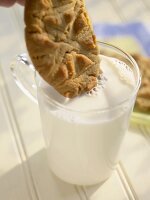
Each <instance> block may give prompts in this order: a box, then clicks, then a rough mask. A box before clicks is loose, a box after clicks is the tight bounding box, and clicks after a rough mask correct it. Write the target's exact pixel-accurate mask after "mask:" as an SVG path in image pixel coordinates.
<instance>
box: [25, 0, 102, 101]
mask: <svg viewBox="0 0 150 200" xmlns="http://www.w3.org/2000/svg"><path fill="white" fill-rule="evenodd" d="M25 24H26V27H25V40H26V46H27V49H28V53H29V56H30V58H31V60H32V62H33V64H34V66H35V68H36V70H37V71H38V72H39V74H40V75H41V76H42V78H43V79H44V80H45V81H47V82H48V83H49V84H50V85H52V86H53V87H54V88H55V89H56V90H57V91H58V92H59V93H60V94H62V95H63V96H65V97H69V98H73V97H75V96H78V95H80V94H82V93H84V92H86V91H89V90H91V89H92V88H93V87H95V86H96V84H97V77H98V76H99V74H100V73H101V70H100V67H99V65H100V59H99V48H98V46H97V43H96V37H95V35H94V32H93V29H92V26H91V24H90V20H89V17H88V15H87V12H86V9H85V5H84V2H83V0H26V3H25Z"/></svg>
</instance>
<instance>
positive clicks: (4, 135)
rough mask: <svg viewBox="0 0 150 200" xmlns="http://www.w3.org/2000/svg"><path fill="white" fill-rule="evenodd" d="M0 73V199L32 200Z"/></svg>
mask: <svg viewBox="0 0 150 200" xmlns="http://www.w3.org/2000/svg"><path fill="white" fill-rule="evenodd" d="M0 67H1V66H0ZM3 87H4V83H3V82H2V77H1V74H0V199H2V200H20V199H22V200H27V199H28V200H32V196H31V194H30V190H29V187H28V182H27V179H26V177H25V174H24V168H23V166H22V165H23V163H22V160H21V158H20V154H19V152H18V148H17V145H16V142H15V138H14V137H13V131H14V129H13V127H12V124H11V123H10V119H9V116H8V112H7V109H6V104H5V103H6V102H5V99H4V96H3Z"/></svg>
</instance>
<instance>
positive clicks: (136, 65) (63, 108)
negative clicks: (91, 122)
mask: <svg viewBox="0 0 150 200" xmlns="http://www.w3.org/2000/svg"><path fill="white" fill-rule="evenodd" d="M97 43H98V44H100V45H104V46H106V47H109V48H110V47H111V48H112V49H114V50H117V51H119V52H120V53H122V54H123V55H124V56H126V58H127V59H128V60H129V61H130V63H131V64H132V66H134V68H135V69H136V73H137V83H136V85H135V88H134V89H133V91H132V93H131V95H130V96H129V97H127V98H126V99H125V100H123V101H121V102H119V103H117V104H116V105H111V106H108V107H105V108H94V109H89V110H80V109H72V108H70V107H67V106H65V105H62V104H61V103H59V102H58V101H56V100H54V99H52V98H51V97H49V96H48V95H46V99H47V100H48V103H52V104H53V105H55V106H56V107H57V108H60V109H62V110H65V111H70V112H80V113H83V114H84V113H89V112H92V113H93V112H102V113H103V112H106V111H113V110H115V109H117V108H119V107H121V106H122V105H123V104H125V103H126V102H128V101H129V100H132V99H133V98H134V97H135V96H136V94H137V91H138V89H139V87H140V84H141V74H140V70H139V67H138V64H137V63H136V61H135V60H134V59H133V57H132V56H131V55H130V54H128V53H127V52H125V51H124V50H122V49H120V48H119V47H116V46H115V45H112V44H109V43H107V42H101V41H97ZM35 77H36V73H35ZM51 87H52V86H51ZM64 98H65V97H64ZM66 99H69V98H66Z"/></svg>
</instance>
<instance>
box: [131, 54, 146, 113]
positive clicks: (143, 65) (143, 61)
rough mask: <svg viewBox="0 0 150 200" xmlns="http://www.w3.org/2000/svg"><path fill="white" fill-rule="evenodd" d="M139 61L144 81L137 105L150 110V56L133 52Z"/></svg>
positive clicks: (142, 109) (139, 108)
mask: <svg viewBox="0 0 150 200" xmlns="http://www.w3.org/2000/svg"><path fill="white" fill-rule="evenodd" d="M132 57H133V58H134V59H135V61H136V62H137V64H138V66H139V69H140V72H141V75H142V82H141V87H140V89H139V91H138V94H137V98H136V107H137V109H138V110H140V111H148V112H150V58H148V57H146V56H142V55H140V54H137V53H136V54H132Z"/></svg>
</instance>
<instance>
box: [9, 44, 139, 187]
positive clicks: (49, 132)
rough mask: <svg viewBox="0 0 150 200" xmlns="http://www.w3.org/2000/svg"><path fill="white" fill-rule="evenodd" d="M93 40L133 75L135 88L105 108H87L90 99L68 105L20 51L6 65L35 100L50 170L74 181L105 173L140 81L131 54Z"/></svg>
mask: <svg viewBox="0 0 150 200" xmlns="http://www.w3.org/2000/svg"><path fill="white" fill-rule="evenodd" d="M98 44H99V45H100V49H101V54H104V55H105V54H107V55H109V54H110V55H113V56H114V57H115V56H116V57H119V59H120V60H123V61H125V62H127V63H128V65H129V66H130V67H131V69H132V70H133V73H134V76H135V80H136V86H135V88H134V89H133V91H132V92H131V94H130V95H129V96H127V97H126V99H125V100H124V101H123V102H120V103H119V104H117V105H115V106H110V107H108V108H106V109H94V110H92V109H91V108H90V105H89V109H88V110H86V111H81V110H80V109H77V110H75V109H70V108H68V107H67V106H66V105H65V102H64V101H67V98H64V97H62V96H61V95H59V94H58V93H57V92H55V91H54V89H53V88H52V87H51V86H50V85H48V84H47V83H46V82H45V81H44V80H42V78H41V77H40V76H39V74H38V73H36V72H35V70H34V67H33V66H32V64H30V62H29V61H28V58H27V57H26V56H25V55H24V54H22V55H19V56H17V59H15V61H14V62H13V64H12V65H11V70H12V73H13V76H14V78H15V81H16V83H17V85H18V86H19V87H20V89H21V90H23V92H24V93H25V94H26V95H28V96H29V97H30V98H31V99H32V100H33V101H35V102H37V103H38V105H39V109H40V114H41V122H42V128H43V136H44V140H45V146H46V151H47V157H48V163H49V167H50V169H51V171H52V172H53V173H54V174H55V175H56V176H57V177H59V178H60V179H62V180H64V181H66V182H69V183H72V184H77V185H92V184H96V183H99V182H102V181H104V180H106V179H107V178H108V177H109V176H110V175H111V173H112V171H113V169H114V168H115V166H116V164H117V162H118V153H119V149H120V145H121V143H122V141H123V137H124V135H125V132H126V130H127V129H128V123H129V118H130V114H131V112H132V109H133V106H134V103H135V98H136V94H137V91H138V89H139V86H140V82H141V78H140V73H139V69H138V66H137V64H136V62H135V61H134V60H133V58H132V57H131V56H129V55H128V54H127V53H125V52H123V51H122V50H120V49H119V48H117V47H115V46H113V45H109V44H107V43H103V42H98ZM22 74H23V75H22ZM34 78H35V80H34ZM35 83H36V84H35ZM51 92H54V93H55V95H54V96H52V95H51ZM36 93H37V98H36ZM118 98H119V97H118ZM91 103H92V102H91ZM108 116H109V119H108Z"/></svg>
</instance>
